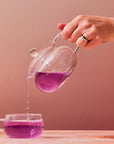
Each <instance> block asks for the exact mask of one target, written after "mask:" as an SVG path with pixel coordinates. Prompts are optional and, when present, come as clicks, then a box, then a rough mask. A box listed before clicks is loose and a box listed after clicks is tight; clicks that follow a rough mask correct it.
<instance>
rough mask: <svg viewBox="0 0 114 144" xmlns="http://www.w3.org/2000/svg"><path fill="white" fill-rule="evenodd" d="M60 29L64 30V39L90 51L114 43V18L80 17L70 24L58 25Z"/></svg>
mask: <svg viewBox="0 0 114 144" xmlns="http://www.w3.org/2000/svg"><path fill="white" fill-rule="evenodd" d="M58 28H59V29H60V30H62V37H63V38H64V39H66V40H69V41H70V42H72V43H76V44H77V46H79V47H85V48H88V49H90V48H93V47H95V46H98V45H101V44H102V43H103V42H107V41H114V18H108V17H100V16H88V15H79V16H77V17H75V18H74V19H73V20H72V21H70V22H69V23H68V24H64V23H60V24H58ZM82 35H83V36H84V37H85V39H84V37H83V36H82ZM87 40H89V41H87Z"/></svg>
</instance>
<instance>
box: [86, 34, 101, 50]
mask: <svg viewBox="0 0 114 144" xmlns="http://www.w3.org/2000/svg"><path fill="white" fill-rule="evenodd" d="M102 43H103V41H102V39H101V38H100V37H99V36H96V37H94V39H92V40H91V41H90V42H88V43H87V44H86V45H85V46H84V47H85V48H86V49H92V48H94V47H96V46H98V45H101V44H102Z"/></svg>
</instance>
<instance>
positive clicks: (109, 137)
mask: <svg viewBox="0 0 114 144" xmlns="http://www.w3.org/2000/svg"><path fill="white" fill-rule="evenodd" d="M97 138H106V139H114V135H112V136H110V135H107V136H98V137H97Z"/></svg>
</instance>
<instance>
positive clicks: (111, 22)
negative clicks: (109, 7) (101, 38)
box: [109, 18, 114, 41]
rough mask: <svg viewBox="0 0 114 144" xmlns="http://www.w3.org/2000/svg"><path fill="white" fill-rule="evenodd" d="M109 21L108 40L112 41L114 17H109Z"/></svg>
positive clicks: (113, 38)
mask: <svg viewBox="0 0 114 144" xmlns="http://www.w3.org/2000/svg"><path fill="white" fill-rule="evenodd" d="M109 22H110V28H111V31H110V39H109V40H110V41H114V18H109Z"/></svg>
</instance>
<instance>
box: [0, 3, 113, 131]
mask: <svg viewBox="0 0 114 144" xmlns="http://www.w3.org/2000/svg"><path fill="white" fill-rule="evenodd" d="M78 14H90V15H102V16H109V17H114V0H95V1H92V0H86V1H85V0H48V1H46V0H40V1H39V0H1V1H0V117H4V115H5V114H6V113H20V112H21V113H23V112H26V80H25V76H26V72H27V69H28V66H29V63H30V61H31V57H30V56H29V54H28V50H29V49H30V48H31V47H37V48H41V47H42V46H43V45H44V44H45V43H47V42H48V41H49V40H50V39H52V38H53V37H54V36H55V35H56V34H57V33H58V32H59V31H58V29H57V23H58V22H69V21H70V20H72V18H74V17H75V16H77V15H78ZM30 106H31V107H30V112H31V113H42V114H43V118H44V121H45V129H114V42H109V43H106V44H104V45H102V46H99V47H97V48H94V49H92V50H86V49H84V48H81V49H80V50H79V52H78V64H77V67H76V69H75V71H74V72H73V74H72V75H71V77H70V79H69V80H68V81H67V82H66V83H65V85H64V86H63V87H62V88H61V89H60V90H58V91H57V92H55V93H53V94H45V93H42V92H41V91H39V90H38V89H37V88H36V87H35V85H34V80H33V79H31V80H30Z"/></svg>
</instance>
